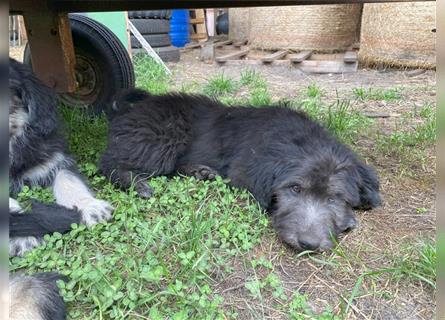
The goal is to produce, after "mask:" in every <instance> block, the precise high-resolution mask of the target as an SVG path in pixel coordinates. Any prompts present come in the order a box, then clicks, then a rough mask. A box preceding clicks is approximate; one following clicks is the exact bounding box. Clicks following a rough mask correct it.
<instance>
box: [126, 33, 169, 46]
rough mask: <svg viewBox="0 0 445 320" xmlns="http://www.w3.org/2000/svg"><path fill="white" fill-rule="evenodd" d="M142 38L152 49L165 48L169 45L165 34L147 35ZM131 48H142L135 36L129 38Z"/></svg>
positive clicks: (167, 36)
mask: <svg viewBox="0 0 445 320" xmlns="http://www.w3.org/2000/svg"><path fill="white" fill-rule="evenodd" d="M144 38H145V40H147V42H148V43H149V44H150V46H151V47H152V48H159V47H167V46H170V45H171V40H170V36H169V35H168V34H167V33H162V34H149V35H145V36H144ZM131 47H132V48H142V45H141V44H140V43H139V41H138V40H137V39H136V37H135V36H131Z"/></svg>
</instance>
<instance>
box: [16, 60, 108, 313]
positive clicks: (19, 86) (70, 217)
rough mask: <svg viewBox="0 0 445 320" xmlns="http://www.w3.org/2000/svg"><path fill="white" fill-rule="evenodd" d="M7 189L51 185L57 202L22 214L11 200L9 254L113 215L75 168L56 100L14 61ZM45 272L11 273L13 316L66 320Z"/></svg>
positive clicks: (52, 276)
mask: <svg viewBox="0 0 445 320" xmlns="http://www.w3.org/2000/svg"><path fill="white" fill-rule="evenodd" d="M9 90H10V95H9V192H10V196H12V197H14V196H16V195H17V194H18V193H19V192H20V191H21V190H22V188H23V186H25V185H27V186H30V187H32V186H41V187H52V188H53V192H54V196H55V199H56V202H57V203H56V204H51V205H45V204H39V203H34V204H33V207H32V209H31V211H30V212H29V213H23V210H22V208H21V207H20V205H19V203H18V202H17V201H16V200H15V199H13V198H10V201H9V219H10V221H9V226H10V241H9V254H10V255H11V256H21V255H23V254H25V253H26V252H27V251H29V250H31V249H33V248H34V247H36V246H38V245H40V244H41V243H42V242H43V236H44V235H45V234H51V233H54V232H56V231H57V232H60V233H64V232H66V231H68V230H69V229H70V225H71V224H72V223H79V222H81V223H85V224H87V225H88V226H91V225H93V224H95V223H98V222H101V221H105V220H108V219H110V218H111V212H112V209H113V208H112V207H111V206H110V205H109V204H108V202H106V201H103V200H99V199H96V198H95V197H94V194H93V193H92V192H91V191H90V190H89V188H88V187H87V185H86V183H85V182H84V180H83V178H82V177H81V176H80V175H79V173H78V172H77V169H76V166H75V162H74V160H73V159H72V158H71V157H70V156H69V155H68V153H67V148H66V142H65V139H64V137H63V135H62V133H61V132H60V128H59V125H58V120H59V119H58V114H57V98H56V95H55V93H54V92H53V90H51V89H50V88H48V87H46V86H45V85H43V83H41V82H40V81H39V80H38V79H37V78H36V77H35V76H34V74H33V73H32V72H31V70H30V69H29V68H28V67H27V66H24V65H22V64H20V63H18V62H17V61H15V60H12V59H10V64H9ZM59 278H60V276H59V275H57V274H54V273H43V274H37V275H33V276H13V277H12V278H11V281H10V283H9V289H10V293H11V297H10V298H11V301H10V318H11V319H36V320H37V319H42V320H55V319H65V314H66V312H65V305H64V303H63V299H62V298H61V297H60V295H59V293H58V288H57V286H56V284H55V280H56V279H59Z"/></svg>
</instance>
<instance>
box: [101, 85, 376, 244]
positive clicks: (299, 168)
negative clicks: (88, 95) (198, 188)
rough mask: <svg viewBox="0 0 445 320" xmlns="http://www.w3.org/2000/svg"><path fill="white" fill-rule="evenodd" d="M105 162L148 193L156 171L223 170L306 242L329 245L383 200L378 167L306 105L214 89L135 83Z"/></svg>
mask: <svg viewBox="0 0 445 320" xmlns="http://www.w3.org/2000/svg"><path fill="white" fill-rule="evenodd" d="M111 109H112V110H111V111H112V112H111V114H110V131H109V137H108V147H107V150H106V151H105V153H104V154H103V156H102V159H101V164H100V168H101V170H102V172H103V173H104V174H105V175H106V176H108V177H109V178H110V179H111V181H113V182H114V183H116V184H118V185H120V186H121V187H123V188H129V187H130V185H133V183H134V188H135V190H136V191H137V192H138V193H139V195H140V196H141V197H150V196H151V194H152V191H151V189H150V187H149V186H148V184H147V178H149V177H152V176H159V175H171V174H174V173H177V172H180V173H183V174H186V175H192V176H195V177H196V178H199V179H212V178H213V177H215V175H221V176H222V177H224V178H229V179H230V184H231V185H232V186H235V187H242V188H247V189H248V190H249V191H250V192H251V193H252V194H253V196H254V197H255V198H256V200H257V201H258V202H259V203H260V204H261V206H262V207H263V208H264V209H265V210H266V211H268V212H269V213H270V215H271V218H272V223H273V226H274V227H275V229H276V230H277V232H278V235H279V237H280V238H281V239H282V240H283V241H284V242H286V243H287V244H289V245H291V246H292V247H294V248H295V249H297V250H325V249H329V248H331V247H332V246H333V245H334V242H335V241H334V238H335V237H337V236H338V235H339V234H340V233H342V232H345V231H347V230H350V229H352V228H354V227H355V226H356V224H357V221H356V218H355V215H354V212H353V209H371V208H374V207H376V206H378V205H379V204H380V195H379V182H378V177H377V175H376V173H375V171H374V170H373V169H372V168H371V167H370V166H368V165H366V164H365V163H363V162H362V161H361V160H360V159H359V158H358V157H357V156H356V155H355V154H354V152H353V151H351V150H350V149H349V148H348V147H347V146H345V145H343V144H341V143H340V142H338V141H337V140H336V139H335V138H334V137H333V136H332V135H331V134H330V133H329V132H328V131H327V130H325V129H324V128H323V127H322V126H320V125H319V124H317V123H316V122H314V121H312V120H311V119H309V118H308V117H307V116H306V115H305V114H304V113H302V112H297V111H294V110H291V109H289V108H285V107H262V108H249V107H235V106H233V107H232V106H231V107H228V106H226V105H223V104H221V103H219V102H217V101H214V100H212V99H209V98H207V97H204V96H190V95H185V94H168V95H161V96H152V95H150V94H148V93H146V92H143V91H141V90H129V91H128V90H127V91H123V92H122V93H121V94H119V95H118V96H117V97H116V99H115V100H114V102H113V105H112V108H111Z"/></svg>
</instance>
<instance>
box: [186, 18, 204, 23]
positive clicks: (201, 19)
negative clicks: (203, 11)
mask: <svg viewBox="0 0 445 320" xmlns="http://www.w3.org/2000/svg"><path fill="white" fill-rule="evenodd" d="M189 22H190V24H201V23H204V22H205V21H204V18H192V19H190V21H189Z"/></svg>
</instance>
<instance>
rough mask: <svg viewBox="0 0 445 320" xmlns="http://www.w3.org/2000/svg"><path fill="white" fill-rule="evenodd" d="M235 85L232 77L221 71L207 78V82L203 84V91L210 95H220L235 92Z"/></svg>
mask: <svg viewBox="0 0 445 320" xmlns="http://www.w3.org/2000/svg"><path fill="white" fill-rule="evenodd" d="M237 87H238V85H237V82H236V81H235V80H234V79H232V78H230V77H227V76H225V75H224V73H221V74H218V75H216V76H213V77H211V78H210V79H209V80H208V83H207V84H206V85H205V86H204V89H203V93H204V94H206V95H208V96H212V97H220V96H224V95H229V94H233V93H235V92H236V90H237Z"/></svg>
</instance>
